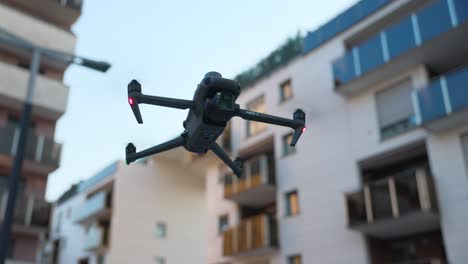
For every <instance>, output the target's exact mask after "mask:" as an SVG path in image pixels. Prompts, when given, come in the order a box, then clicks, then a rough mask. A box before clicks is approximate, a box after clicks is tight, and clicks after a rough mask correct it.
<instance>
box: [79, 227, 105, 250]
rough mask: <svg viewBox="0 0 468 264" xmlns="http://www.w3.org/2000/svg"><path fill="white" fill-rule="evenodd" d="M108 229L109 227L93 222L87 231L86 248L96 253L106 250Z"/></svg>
mask: <svg viewBox="0 0 468 264" xmlns="http://www.w3.org/2000/svg"><path fill="white" fill-rule="evenodd" d="M108 231H109V229H108V228H105V227H102V226H99V225H98V224H93V225H92V226H91V227H90V228H89V230H88V231H87V232H86V237H85V242H84V250H86V251H91V252H96V253H97V252H102V251H104V250H106V248H107V243H108Z"/></svg>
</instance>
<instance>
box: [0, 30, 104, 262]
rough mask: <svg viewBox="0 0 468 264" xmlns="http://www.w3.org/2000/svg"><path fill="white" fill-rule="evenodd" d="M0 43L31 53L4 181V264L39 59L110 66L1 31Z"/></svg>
mask: <svg viewBox="0 0 468 264" xmlns="http://www.w3.org/2000/svg"><path fill="white" fill-rule="evenodd" d="M0 44H5V45H8V46H12V47H15V48H19V49H21V50H23V51H26V52H27V53H32V60H31V66H30V69H29V80H28V86H27V92H26V98H25V101H24V104H23V109H22V112H21V117H20V130H19V131H20V132H19V140H18V145H17V146H16V154H15V158H14V162H13V170H12V172H11V175H10V177H9V180H8V200H7V205H6V210H5V215H4V217H3V223H2V228H1V233H0V264H4V263H5V260H6V257H7V253H8V247H9V243H10V237H11V229H12V225H13V218H14V209H15V203H16V196H17V189H18V183H19V178H20V176H21V171H22V167H23V160H24V154H25V150H26V143H27V132H28V128H29V124H30V121H31V113H32V100H33V94H34V88H35V84H36V77H37V74H38V72H39V68H40V64H41V59H42V57H47V58H48V59H50V60H53V61H57V62H60V63H65V64H71V63H73V64H76V65H81V66H83V67H87V68H90V69H93V70H96V71H100V72H106V71H107V70H108V69H109V68H110V67H111V65H110V64H109V63H107V62H100V61H94V60H91V59H86V58H83V57H79V56H76V55H73V54H67V53H64V52H60V51H56V50H51V49H48V48H44V47H40V46H37V45H35V44H33V43H30V42H29V41H26V40H24V39H22V38H20V37H18V36H15V35H13V34H11V33H9V32H8V31H5V30H3V29H1V28H0Z"/></svg>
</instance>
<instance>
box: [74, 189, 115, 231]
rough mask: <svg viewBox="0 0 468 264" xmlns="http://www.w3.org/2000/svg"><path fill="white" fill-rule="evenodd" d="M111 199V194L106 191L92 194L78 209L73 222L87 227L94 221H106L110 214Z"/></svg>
mask: <svg viewBox="0 0 468 264" xmlns="http://www.w3.org/2000/svg"><path fill="white" fill-rule="evenodd" d="M111 199H112V197H111V193H110V192H107V191H101V192H99V193H96V194H94V195H93V196H91V197H90V198H88V200H86V202H85V203H84V204H83V205H82V206H81V207H80V208H78V210H77V211H76V214H75V222H77V223H79V224H82V225H89V224H91V223H92V222H93V221H95V220H100V219H108V218H109V216H110V213H111Z"/></svg>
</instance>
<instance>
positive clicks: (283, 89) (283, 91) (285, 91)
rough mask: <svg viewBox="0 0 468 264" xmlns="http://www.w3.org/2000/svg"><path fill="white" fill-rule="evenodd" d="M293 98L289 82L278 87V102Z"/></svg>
mask: <svg viewBox="0 0 468 264" xmlns="http://www.w3.org/2000/svg"><path fill="white" fill-rule="evenodd" d="M292 96H293V91H292V83H291V80H287V81H285V82H283V83H282V84H281V85H280V100H281V102H284V101H286V100H288V99H291V98H292Z"/></svg>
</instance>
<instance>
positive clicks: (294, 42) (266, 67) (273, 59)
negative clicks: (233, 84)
mask: <svg viewBox="0 0 468 264" xmlns="http://www.w3.org/2000/svg"><path fill="white" fill-rule="evenodd" d="M303 40H304V37H303V36H302V35H301V34H300V33H298V34H297V35H296V36H295V37H290V38H288V39H287V40H286V42H285V43H284V44H282V45H281V46H280V47H278V48H277V49H276V50H274V51H273V52H271V53H270V54H269V55H268V56H267V57H266V58H264V59H262V60H261V61H260V62H258V63H257V65H255V66H254V67H253V68H250V69H249V70H247V71H244V72H243V73H241V74H239V75H237V76H236V77H235V78H234V79H235V80H236V81H238V82H239V83H240V85H241V87H242V88H246V87H248V86H250V85H252V84H254V83H255V82H257V81H258V80H260V79H261V78H264V77H266V76H268V75H270V74H271V73H272V72H274V71H275V70H276V69H278V68H280V67H281V66H284V65H286V64H288V63H289V62H290V61H291V60H293V59H294V58H296V57H297V56H298V55H300V54H301V53H302V45H303Z"/></svg>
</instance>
